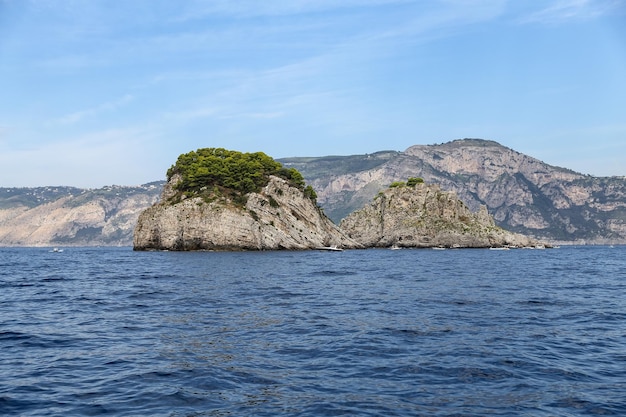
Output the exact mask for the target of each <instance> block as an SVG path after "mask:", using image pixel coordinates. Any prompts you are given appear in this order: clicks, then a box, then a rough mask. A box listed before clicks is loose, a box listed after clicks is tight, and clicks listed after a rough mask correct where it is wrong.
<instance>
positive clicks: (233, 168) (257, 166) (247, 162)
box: [167, 148, 317, 201]
mask: <svg viewBox="0 0 626 417" xmlns="http://www.w3.org/2000/svg"><path fill="white" fill-rule="evenodd" d="M176 174H179V175H180V176H181V177H182V180H181V181H180V182H179V183H178V185H177V190H178V191H180V192H182V193H186V194H190V195H198V194H202V193H203V192H204V191H206V190H213V191H214V190H219V191H222V192H223V191H227V192H229V193H230V194H234V196H235V197H242V196H244V195H245V194H248V193H252V192H258V191H260V190H261V189H262V188H263V187H264V186H265V185H267V183H268V182H269V177H270V175H274V176H277V177H280V178H284V179H286V180H287V181H289V183H290V184H291V185H292V186H294V187H297V188H299V189H300V190H302V191H303V192H304V193H305V195H306V196H307V197H309V198H311V199H312V200H314V201H315V198H316V197H317V196H316V195H315V191H314V190H313V189H312V188H311V187H310V186H306V187H305V183H304V178H303V177H302V174H300V172H298V170H297V169H295V168H286V167H283V166H282V164H280V163H279V162H277V161H275V160H274V159H272V158H271V157H269V156H267V155H266V154H264V153H263V152H254V153H242V152H238V151H230V150H226V149H223V148H202V149H198V150H196V151H191V152H188V153H186V154H182V155H180V156H179V157H178V160H177V161H176V163H175V164H174V165H172V167H170V169H169V170H168V171H167V180H168V181H169V180H170V179H171V178H172V177H173V176H174V175H176Z"/></svg>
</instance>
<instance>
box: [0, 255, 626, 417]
mask: <svg viewBox="0 0 626 417" xmlns="http://www.w3.org/2000/svg"><path fill="white" fill-rule="evenodd" d="M0 415H2V416H64V417H67V416H172V417H173V416H282V415H284V416H339V415H354V416H386V417H388V416H593V415H602V416H606V415H615V416H624V415H626V247H624V246H616V247H609V246H563V247H561V248H558V249H545V250H530V249H528V250H526V249H524V250H523V249H515V250H506V251H494V250H488V249H460V250H431V249H402V250H388V249H387V250H385V249H369V250H346V251H343V252H322V251H294V252H292V251H267V252H135V251H133V250H132V248H106V247H100V248H77V247H68V248H63V250H62V251H61V250H59V251H56V252H54V251H52V250H51V249H50V248H0Z"/></svg>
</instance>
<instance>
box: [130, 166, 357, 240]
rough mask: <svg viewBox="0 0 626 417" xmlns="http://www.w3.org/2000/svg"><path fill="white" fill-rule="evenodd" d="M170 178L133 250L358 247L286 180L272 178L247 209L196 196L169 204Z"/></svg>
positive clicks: (251, 197) (143, 217)
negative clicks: (160, 199)
mask: <svg viewBox="0 0 626 417" xmlns="http://www.w3.org/2000/svg"><path fill="white" fill-rule="evenodd" d="M176 181H178V178H176V177H173V178H172V179H171V180H170V183H169V184H168V185H166V187H165V188H164V194H163V198H162V201H161V202H160V203H159V204H156V205H153V206H152V207H150V208H148V209H147V210H145V211H144V212H143V213H142V214H141V215H140V217H139V220H138V222H137V227H136V229H135V235H134V248H135V249H136V250H149V249H157V250H276V249H289V250H303V249H314V248H317V247H326V246H337V247H342V248H356V247H360V245H359V244H358V243H356V242H355V241H354V240H352V239H350V238H349V237H348V236H346V235H345V234H344V233H342V232H341V231H340V230H339V229H338V227H337V226H336V225H335V224H333V222H332V221H330V220H329V219H328V218H327V217H326V216H325V215H324V214H323V212H322V211H321V210H320V209H319V207H317V206H316V204H315V203H314V202H313V201H312V200H311V199H309V198H307V197H305V196H304V194H303V192H302V191H301V190H299V189H298V188H295V187H292V186H290V185H289V184H288V183H287V181H285V180H284V179H282V178H278V177H273V176H272V177H270V181H269V183H268V184H267V185H266V186H265V187H263V189H262V190H261V191H260V192H258V193H250V194H248V195H247V199H246V203H245V206H239V205H237V204H233V203H232V202H229V201H224V200H221V199H220V200H215V201H208V202H207V201H205V200H204V199H202V198H200V197H196V198H188V199H184V200H182V201H178V202H174V203H173V202H171V196H172V195H173V193H172V189H173V188H174V185H175V182H176Z"/></svg>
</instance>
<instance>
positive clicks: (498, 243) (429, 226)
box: [340, 183, 538, 248]
mask: <svg viewBox="0 0 626 417" xmlns="http://www.w3.org/2000/svg"><path fill="white" fill-rule="evenodd" d="M340 227H341V229H342V230H343V231H345V232H346V233H347V234H348V236H350V237H351V238H353V239H354V240H356V241H357V242H359V243H361V244H362V245H364V246H368V247H390V246H399V247H418V248H419V247H455V248H482V247H505V246H506V247H508V246H513V247H528V246H536V245H538V242H536V241H534V240H532V239H530V238H528V237H526V236H523V235H520V234H516V233H511V232H508V231H506V230H504V229H502V228H500V227H497V226H496V225H495V222H494V220H493V218H492V217H491V216H490V215H489V213H488V212H487V208H486V207H485V206H482V207H481V208H480V209H479V211H478V212H477V213H472V212H471V211H470V209H469V208H468V207H467V206H466V205H465V204H464V203H463V202H462V201H461V200H459V199H458V198H457V195H456V193H454V192H444V191H442V190H441V189H440V187H439V186H438V185H428V184H425V183H418V184H416V185H415V186H414V187H413V186H406V185H405V186H400V187H394V188H388V189H386V190H385V191H383V192H381V193H379V194H378V195H377V196H376V198H375V199H374V201H373V202H372V203H371V204H369V205H367V206H366V207H364V208H363V209H361V210H358V211H356V212H353V213H352V214H350V215H348V216H347V217H346V218H344V219H343V220H342V222H341V224H340Z"/></svg>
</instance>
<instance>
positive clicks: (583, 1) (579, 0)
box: [520, 0, 623, 24]
mask: <svg viewBox="0 0 626 417" xmlns="http://www.w3.org/2000/svg"><path fill="white" fill-rule="evenodd" d="M620 4H621V5H623V2H622V1H621V0H558V1H554V2H552V3H551V4H550V6H548V7H546V8H544V9H541V10H539V11H536V12H534V13H531V14H530V15H528V16H526V17H524V18H522V19H520V22H521V23H544V24H554V23H559V22H564V21H568V20H580V19H582V20H587V19H594V18H597V17H599V16H602V15H606V14H608V13H610V12H611V11H613V10H615V9H616V8H618V7H619V6H620Z"/></svg>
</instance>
